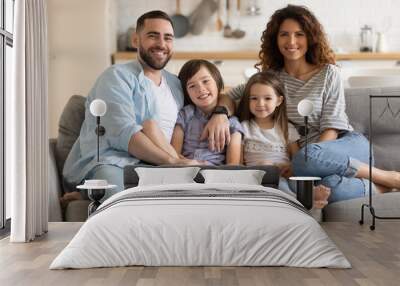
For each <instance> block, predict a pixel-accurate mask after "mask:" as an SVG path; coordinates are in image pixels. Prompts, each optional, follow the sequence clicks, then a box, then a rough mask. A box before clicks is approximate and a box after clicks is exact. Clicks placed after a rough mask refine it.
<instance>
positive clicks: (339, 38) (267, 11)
mask: <svg viewBox="0 0 400 286" xmlns="http://www.w3.org/2000/svg"><path fill="white" fill-rule="evenodd" d="M248 1H249V0H241V2H242V6H244V7H243V9H242V10H244V8H245V6H246V5H247V3H248ZM181 2H182V4H181V6H182V7H181V10H182V13H183V14H185V15H189V14H190V13H191V12H192V11H193V10H194V8H195V7H196V6H197V5H198V4H199V3H200V2H201V0H185V1H181ZM257 2H258V5H259V6H260V8H261V15H259V16H243V17H242V19H241V22H240V26H241V28H242V29H244V30H245V31H246V33H247V35H246V37H245V38H244V39H241V40H236V39H224V38H223V37H221V34H220V33H217V32H216V31H215V21H216V20H215V19H216V17H215V15H214V17H213V18H212V20H211V21H210V23H209V25H208V27H207V31H205V32H204V33H203V34H202V35H200V36H188V37H185V38H183V39H178V40H177V41H176V44H175V49H176V50H193V49H196V50H208V49H210V50H232V49H247V50H249V49H253V50H258V49H259V46H260V41H259V38H260V36H261V32H262V31H263V29H264V27H265V24H266V23H267V21H268V19H269V17H270V16H271V15H272V13H273V12H274V11H275V10H276V9H279V8H282V7H284V6H286V5H287V4H289V3H291V4H297V5H305V6H307V7H308V8H310V10H312V11H313V12H314V13H315V15H316V16H317V17H318V19H319V20H320V21H321V22H322V24H323V25H324V27H325V30H326V32H327V34H328V36H329V38H330V39H331V43H332V46H333V47H334V48H335V49H339V50H340V51H356V50H358V41H359V32H360V27H362V26H363V25H364V24H369V25H372V26H373V27H374V28H375V30H376V31H381V30H382V31H383V30H384V32H385V34H386V39H387V42H388V49H390V50H393V51H395V50H400V17H399V16H398V14H399V11H400V1H396V0H333V1H328V0H302V1H301V0H292V1H283V0H258V1H257ZM221 3H225V0H221ZM231 3H232V4H231V6H233V7H235V5H234V3H236V0H231ZM152 9H161V10H163V11H165V12H167V13H169V14H174V12H175V0H163V1H161V0H159V1H154V0H153V1H148V0H136V1H132V0H118V13H119V17H118V30H119V32H122V31H126V30H127V28H128V27H129V26H131V25H135V22H136V19H137V18H138V17H139V16H140V15H141V14H143V13H144V12H146V11H149V10H152ZM223 19H225V18H223Z"/></svg>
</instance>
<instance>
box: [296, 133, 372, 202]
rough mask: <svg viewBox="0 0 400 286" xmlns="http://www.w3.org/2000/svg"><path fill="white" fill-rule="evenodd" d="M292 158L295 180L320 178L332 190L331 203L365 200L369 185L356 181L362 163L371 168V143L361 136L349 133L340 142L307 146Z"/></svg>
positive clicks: (359, 180) (334, 141) (340, 138)
mask: <svg viewBox="0 0 400 286" xmlns="http://www.w3.org/2000/svg"><path fill="white" fill-rule="evenodd" d="M307 154H308V155H307V162H305V159H304V158H305V157H304V155H305V148H302V149H301V150H300V151H299V152H297V153H296V154H295V156H294V157H293V161H292V163H293V173H294V174H295V176H318V177H321V178H322V181H321V183H322V184H323V185H325V186H327V187H329V188H331V195H330V197H329V202H330V203H331V202H336V201H342V200H348V199H352V198H358V197H363V196H365V193H366V190H368V187H369V182H368V180H366V179H359V178H355V175H356V173H357V170H358V168H359V166H360V164H361V162H363V163H366V164H368V161H369V159H368V158H369V142H368V140H367V139H366V138H365V137H364V136H363V135H362V134H360V133H358V132H346V133H345V134H344V135H342V136H340V137H339V138H338V139H337V140H332V141H325V142H320V143H313V144H309V145H308V152H307Z"/></svg>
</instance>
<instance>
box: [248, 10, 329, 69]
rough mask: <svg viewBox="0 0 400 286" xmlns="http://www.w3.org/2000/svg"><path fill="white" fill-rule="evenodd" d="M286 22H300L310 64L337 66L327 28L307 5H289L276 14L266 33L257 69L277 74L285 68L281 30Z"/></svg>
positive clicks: (264, 32)
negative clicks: (280, 38) (276, 72)
mask: <svg viewBox="0 0 400 286" xmlns="http://www.w3.org/2000/svg"><path fill="white" fill-rule="evenodd" d="M286 19H292V20H295V21H296V22H298V23H299V25H300V27H301V28H302V30H303V31H304V32H305V34H306V36H307V43H308V49H307V52H306V61H307V62H308V63H310V64H314V65H317V66H323V65H325V64H335V55H334V53H333V51H332V49H331V48H330V46H329V44H328V40H327V38H326V35H325V32H324V29H323V27H322V25H321V23H320V22H319V21H318V20H317V18H316V17H315V15H314V14H313V13H312V12H311V11H310V10H308V9H307V8H306V7H305V6H297V5H288V6H286V7H285V8H282V9H279V10H276V11H275V13H274V14H273V15H272V16H271V19H270V20H269V22H268V23H267V27H266V29H265V30H264V31H263V33H262V36H261V50H260V52H259V54H258V56H259V58H260V62H258V63H257V64H256V65H255V67H256V68H257V69H259V70H262V71H265V70H267V69H273V70H276V71H277V70H280V69H282V68H283V66H284V59H283V55H282V54H281V52H280V51H279V48H278V43H277V38H278V32H279V28H280V26H281V24H282V23H283V21H285V20H286Z"/></svg>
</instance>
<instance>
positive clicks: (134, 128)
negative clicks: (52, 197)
mask: <svg viewBox="0 0 400 286" xmlns="http://www.w3.org/2000/svg"><path fill="white" fill-rule="evenodd" d="M162 76H163V77H164V78H165V79H166V80H167V83H168V86H169V87H170V89H171V92H172V94H173V96H174V98H175V100H176V103H177V106H178V110H180V109H181V108H182V106H183V93H182V87H181V84H180V81H179V79H178V78H177V77H176V76H175V75H173V74H171V73H169V72H167V71H165V70H163V71H162ZM94 99H102V100H104V101H105V102H106V104H107V112H106V114H105V115H104V116H103V117H101V125H102V126H104V127H105V129H106V132H105V134H104V135H103V136H101V137H100V163H97V135H96V133H95V130H96V118H95V117H94V116H93V115H92V114H91V113H90V110H89V106H90V103H91V102H92V101H93V100H94ZM155 100H156V97H155V96H154V95H153V92H152V88H151V81H150V79H149V78H147V77H146V76H145V75H144V73H143V68H142V66H141V64H140V63H139V62H138V61H133V62H130V63H127V64H119V65H114V66H111V67H109V68H108V69H107V70H105V71H104V72H103V74H102V75H101V76H100V77H99V78H98V79H97V81H96V83H95V85H94V87H93V88H92V90H91V91H90V93H89V95H88V97H87V100H86V110H85V120H84V121H83V124H82V128H81V131H80V135H79V138H78V139H77V141H76V142H75V144H74V145H73V147H72V149H71V152H70V153H69V155H68V157H67V160H66V162H65V165H64V170H63V176H64V178H65V179H66V181H67V182H69V183H74V184H78V183H80V182H81V181H82V180H83V179H84V178H85V177H86V176H87V174H88V173H89V172H90V171H91V170H92V169H93V168H94V167H96V166H97V165H98V164H108V165H115V166H118V167H121V168H123V167H125V166H126V165H128V164H135V163H137V162H138V161H139V160H138V159H137V158H135V157H133V156H132V155H130V154H129V153H128V144H129V140H130V139H131V137H132V135H134V134H135V133H136V132H139V131H140V130H142V124H143V122H144V121H145V120H147V119H154V120H157V116H158V110H157V105H156V102H155Z"/></svg>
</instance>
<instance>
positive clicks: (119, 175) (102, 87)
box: [61, 11, 229, 203]
mask: <svg viewBox="0 0 400 286" xmlns="http://www.w3.org/2000/svg"><path fill="white" fill-rule="evenodd" d="M173 41H174V30H173V24H172V21H171V19H170V17H169V16H168V15H167V14H166V13H164V12H162V11H151V12H148V13H145V14H143V15H142V16H141V17H139V19H138V20H137V24H136V35H135V38H134V43H133V44H134V46H136V48H137V52H138V54H137V60H134V61H132V62H129V63H126V64H118V65H113V66H111V67H109V68H108V69H107V70H105V71H104V72H103V74H102V75H100V77H99V78H98V79H97V81H96V83H95V85H94V87H93V88H92V90H91V91H90V93H89V95H88V98H87V101H86V106H85V107H86V111H85V120H84V122H83V124H82V128H81V132H80V135H79V138H78V139H77V141H76V142H75V144H74V146H73V147H72V149H71V152H70V153H69V155H68V157H67V160H66V162H65V165H64V170H63V178H64V183H65V184H64V185H67V186H72V187H73V186H76V185H78V184H80V183H82V182H83V180H85V179H103V180H107V181H108V183H109V184H113V185H116V186H117V187H116V188H114V189H111V190H110V189H108V190H106V195H105V197H104V198H103V200H105V199H106V198H108V197H110V196H111V195H112V194H114V193H116V192H120V191H122V190H123V189H124V179H123V177H124V176H123V168H124V167H125V166H126V165H130V164H137V163H138V162H140V161H142V162H146V163H149V164H155V165H160V164H175V165H196V164H198V163H199V162H197V161H195V160H188V159H182V158H180V157H179V156H178V155H177V153H176V152H175V150H174V148H173V147H172V146H171V145H170V140H171V136H172V131H173V129H174V126H175V122H176V118H177V114H178V111H179V110H180V109H181V108H182V107H183V93H182V87H181V84H180V82H179V79H178V78H177V77H176V76H175V75H173V74H171V73H169V72H167V71H166V70H164V67H165V65H166V64H167V63H168V61H169V60H170V58H171V56H172V49H173ZM95 99H102V100H104V101H105V102H106V104H107V112H106V114H105V115H104V116H103V117H102V121H101V124H102V125H103V126H104V127H105V130H106V132H105V134H104V135H103V136H102V139H101V144H100V162H97V147H96V144H97V137H96V136H97V135H96V133H95V129H96V119H95V118H94V116H93V115H92V114H91V113H90V108H89V106H90V103H91V102H92V101H93V100H95ZM206 133H207V134H209V138H212V140H210V141H212V142H211V144H210V145H211V147H212V148H213V147H217V148H218V147H221V146H218V144H219V143H220V145H222V147H223V144H224V143H225V142H226V141H229V124H228V120H227V118H226V116H225V115H221V114H219V115H217V114H215V115H213V119H212V120H211V122H210V124H209V126H208V128H207V131H206ZM218 138H219V139H221V140H218ZM69 189H71V188H69ZM82 196H83V197H86V196H85V195H83V194H81V193H80V192H79V191H77V190H76V189H74V188H72V191H71V192H67V193H65V194H64V196H63V198H62V199H61V200H62V202H64V203H66V202H68V201H70V200H75V199H80V198H82Z"/></svg>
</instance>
